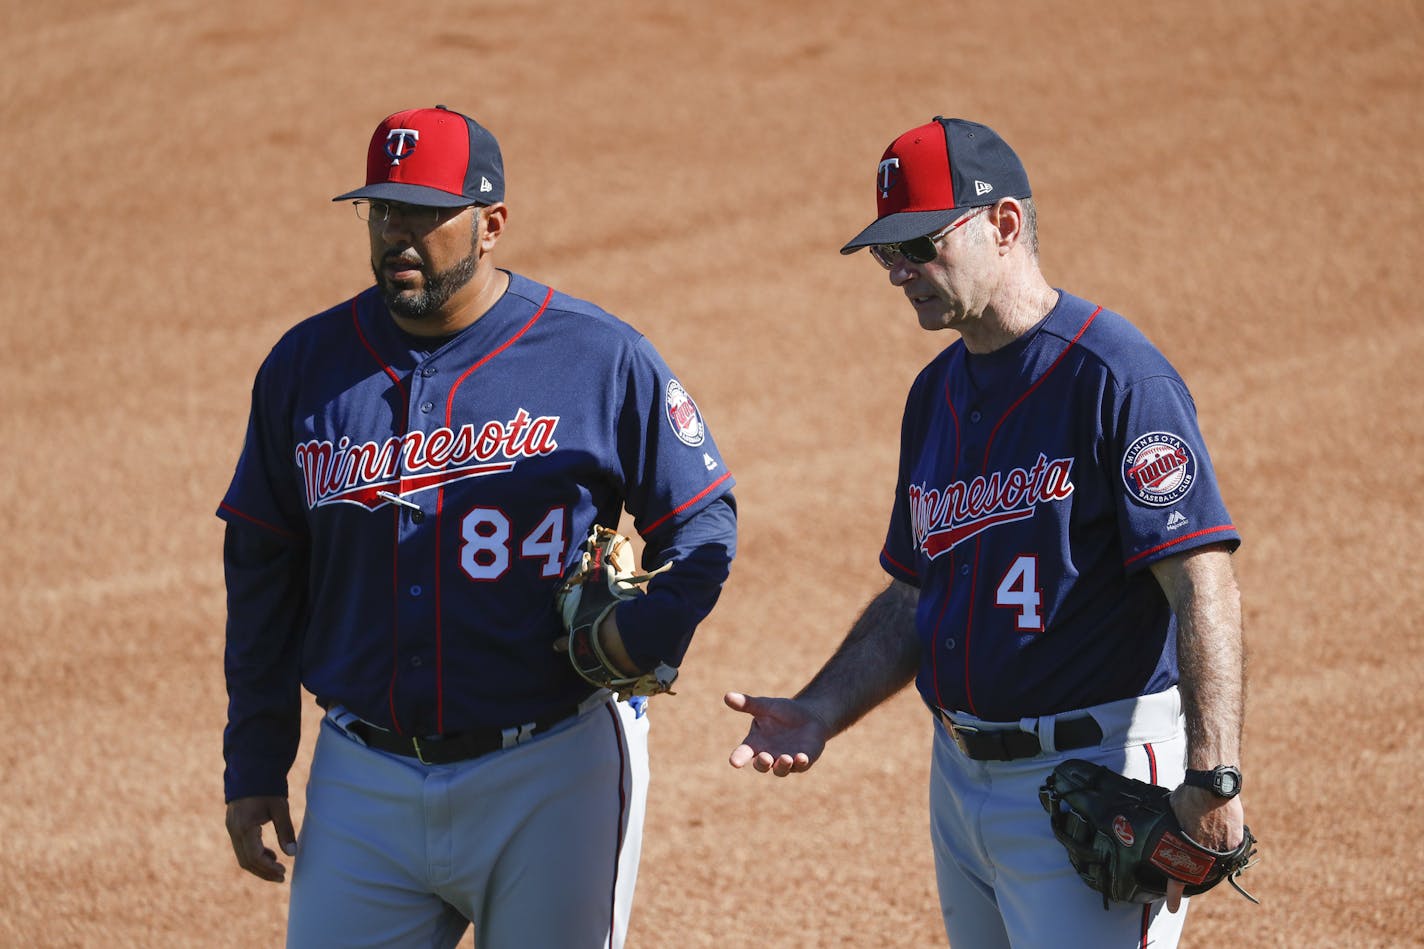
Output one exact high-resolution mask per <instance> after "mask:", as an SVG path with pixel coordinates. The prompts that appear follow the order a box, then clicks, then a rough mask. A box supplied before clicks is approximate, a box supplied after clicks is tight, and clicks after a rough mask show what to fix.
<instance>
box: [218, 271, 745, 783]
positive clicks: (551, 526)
mask: <svg viewBox="0 0 1424 949" xmlns="http://www.w3.org/2000/svg"><path fill="white" fill-rule="evenodd" d="M428 345H431V344H430V343H429V342H428V341H422V340H420V339H418V338H416V337H412V336H408V335H406V334H404V333H402V332H401V331H400V330H399V329H398V328H397V327H396V326H395V324H394V322H393V320H392V319H391V317H390V316H389V314H388V312H387V310H386V308H385V305H384V303H383V302H382V300H381V298H380V296H379V294H378V293H377V292H376V291H375V289H374V288H372V289H370V290H367V291H366V292H364V293H362V294H360V295H359V296H357V297H356V298H354V299H353V300H350V301H348V302H346V303H343V304H341V305H339V306H337V307H334V308H332V309H331V310H328V311H327V312H325V313H322V314H320V315H317V316H314V317H312V318H310V319H308V320H306V321H304V322H302V323H301V324H299V325H297V326H296V327H294V328H293V329H292V330H291V331H289V332H288V333H287V334H286V335H285V336H284V337H283V338H282V339H281V341H280V342H279V343H278V344H277V345H276V347H274V349H273V350H272V352H271V354H270V355H269V356H268V358H267V359H266V361H265V362H264V363H263V365H262V367H261V369H260V370H259V372H258V375H257V379H256V383H255V385H254V387H253V397H252V412H251V417H250V420H249V427H248V432H247V439H246V444H245V446H244V448H243V451H242V455H241V458H240V460H239V462H238V465H237V470H236V474H235V475H234V477H233V480H232V484H231V487H230V488H229V489H228V492H227V495H226V497H225V498H224V500H223V502H222V504H221V506H220V508H219V511H218V514H219V516H220V517H222V518H224V519H226V520H227V521H228V523H229V525H230V526H229V535H230V542H229V550H228V557H227V570H228V578H229V604H230V605H229V632H228V640H229V645H228V657H227V665H228V683H229V693H230V712H229V719H230V721H229V729H228V732H229V733H228V737H227V745H228V753H229V770H230V772H231V773H230V775H229V797H230V798H231V797H232V796H234V795H238V794H243V793H278V789H274V787H273V786H272V782H273V780H274V775H275V774H278V773H280V774H281V775H283V776H284V775H285V772H286V767H287V766H289V765H290V762H291V758H290V754H292V753H294V752H295V746H294V739H293V738H292V733H291V732H290V728H292V727H294V723H293V722H292V717H293V708H292V704H293V703H294V702H295V701H296V696H297V693H296V688H295V683H294V682H292V683H283V682H281V681H277V680H280V679H281V678H282V677H283V676H284V675H287V674H288V673H286V672H285V670H287V669H288V668H293V669H294V668H296V666H297V663H294V662H291V661H290V656H291V654H292V653H293V652H294V651H295V652H296V653H299V656H300V661H299V665H300V680H301V684H302V685H304V686H305V687H306V688H307V689H308V690H309V691H310V692H312V693H313V694H314V695H316V696H317V697H318V698H319V699H320V700H322V701H323V702H324V703H328V704H329V703H341V704H342V705H345V706H346V707H347V708H348V709H350V710H351V711H353V712H355V713H356V714H357V715H359V716H361V717H362V718H364V719H366V720H368V721H370V722H372V723H374V724H377V725H380V726H382V727H386V728H390V729H393V730H395V731H396V732H398V733H400V734H405V735H428V734H437V733H454V732H460V731H464V730H468V729H473V728H490V727H493V728H502V727H507V726H509V725H511V724H514V723H519V722H526V721H531V720H534V719H536V718H540V717H543V716H546V715H548V714H550V713H551V712H553V711H556V710H558V709H561V708H571V707H572V706H573V705H575V704H576V703H577V702H578V701H579V700H580V699H582V698H584V697H585V696H587V695H588V694H589V692H590V691H591V687H590V686H589V685H588V684H587V683H585V682H584V681H583V680H582V679H580V678H579V677H578V676H577V675H576V674H575V673H574V672H573V670H572V669H571V667H570V665H569V662H568V660H567V659H566V658H565V657H564V656H562V655H560V654H557V653H555V651H554V650H553V648H552V646H553V643H554V641H555V639H556V638H557V637H558V636H559V635H560V633H561V625H560V621H559V618H558V616H557V614H556V613H555V611H554V607H553V598H554V592H555V589H556V588H557V586H558V584H559V582H560V579H561V577H562V576H563V575H564V573H565V571H566V569H567V568H568V567H569V566H570V565H571V564H572V562H573V561H574V560H575V559H576V557H577V556H578V553H579V548H580V545H581V544H582V542H583V540H584V538H585V537H586V535H587V533H588V531H589V529H590V526H591V525H592V524H594V523H595V522H597V523H602V524H605V525H608V526H615V525H617V523H618V520H619V516H620V512H621V511H622V510H623V509H624V508H625V507H626V509H627V511H628V512H629V513H630V514H631V515H632V516H633V518H634V523H635V525H636V527H637V529H638V531H639V533H640V534H641V535H642V536H643V537H644V538H645V539H646V540H647V547H646V550H645V556H644V566H645V567H651V566H654V565H656V563H657V562H660V561H661V560H665V559H676V560H678V561H679V563H678V565H677V567H675V568H674V569H673V570H672V571H669V572H668V573H666V574H663V575H661V576H659V577H658V578H657V579H656V580H655V581H654V582H653V584H652V585H651V586H650V589H649V594H648V596H646V597H642V598H639V599H638V600H636V601H630V602H629V603H626V604H624V605H622V606H620V608H619V613H618V619H619V626H620V629H621V630H622V631H623V633H624V640H625V643H626V644H627V647H628V651H629V653H630V654H631V655H632V657H633V658H634V659H635V660H636V661H640V662H643V663H646V665H645V668H652V667H653V666H654V665H656V664H657V662H659V661H665V662H668V663H670V664H673V665H676V664H677V663H678V662H680V661H681V659H682V656H683V653H684V651H685V650H686V648H687V645H688V640H689V639H690V637H691V634H692V628H693V627H694V626H695V625H696V623H697V622H698V621H700V620H701V619H702V618H703V617H704V616H705V615H706V613H707V612H708V611H710V609H711V607H712V603H713V602H715V599H716V593H717V590H718V589H719V588H720V583H721V582H722V580H724V579H725V577H726V569H727V564H728V563H729V562H730V559H731V557H732V555H733V553H734V548H735V514H734V510H735V509H734V507H732V504H731V495H730V494H729V492H730V490H731V488H732V485H733V480H732V478H731V476H730V474H729V473H728V471H727V469H726V466H725V463H724V462H723V459H722V457H721V455H720V453H719V452H718V450H717V447H716V445H715V444H714V442H713V440H712V436H711V434H710V433H709V432H708V431H707V428H706V426H705V423H704V420H703V417H702V415H701V413H700V412H699V410H698V408H697V406H696V404H695V403H694V402H693V400H692V398H691V397H690V396H689V395H688V393H687V391H686V390H685V389H684V388H683V387H682V385H681V384H680V383H679V381H678V380H677V379H676V378H675V377H674V375H673V374H672V372H671V371H670V370H669V368H668V366H667V365H666V364H665V363H664V361H663V359H662V358H661V357H660V356H659V355H658V353H657V352H656V351H655V350H654V348H653V347H652V345H651V344H650V343H649V342H648V341H647V340H646V339H645V338H644V337H643V336H641V335H640V334H639V333H638V332H637V331H636V330H634V329H633V328H632V327H630V326H628V325H627V324H625V323H623V322H621V321H619V320H618V319H616V318H614V317H613V316H611V315H609V314H607V313H605V312H604V311H602V310H600V309H599V308H597V307H595V306H593V305H592V304H589V303H586V302H583V301H581V300H577V299H573V298H571V297H568V296H566V295H563V294H560V293H556V292H554V291H553V290H552V289H550V288H548V287H545V286H541V285H538V284H536V283H534V282H532V281H530V280H528V279H526V278H524V277H521V276H518V275H511V276H510V284H509V288H508V290H507V292H506V293H505V294H504V295H503V297H502V298H501V299H500V301H499V302H498V303H497V304H496V305H495V306H494V307H492V308H491V309H490V310H489V311H488V312H487V313H485V314H484V315H483V316H482V317H480V319H478V320H477V321H476V322H475V323H473V324H472V325H471V326H469V327H468V328H466V329H465V330H463V331H461V332H460V333H459V334H457V335H455V336H453V337H451V338H449V339H446V340H438V341H435V343H434V344H433V347H434V348H433V349H432V351H429V352H426V351H424V350H423V349H422V346H428ZM234 533H241V534H242V536H245V537H249V538H250V537H253V536H256V537H260V538H261V539H260V541H258V544H259V546H262V547H263V548H265V550H266V551H267V553H265V554H262V555H260V556H248V555H245V554H244V551H243V549H242V543H241V541H240V539H239V541H232V540H231V536H232V535H233V534H234ZM247 545H248V547H249V548H250V547H251V545H252V542H251V541H250V540H249V541H248V542H247ZM693 551H695V552H697V554H698V555H697V556H688V557H687V558H686V559H687V563H682V562H681V561H682V559H683V555H685V554H689V553H690V552H693ZM699 557H700V558H701V559H700V560H699ZM278 560H284V561H285V562H283V563H281V564H279V565H278V566H276V567H274V566H273V564H274V563H275V562H277V561H278ZM650 561H652V562H650ZM282 576H296V577H299V578H300V583H299V585H298V586H299V587H300V588H297V589H282V588H281V582H280V578H281V577H282ZM680 584H681V587H680V586H679V585H680ZM709 588H710V589H709ZM694 589H695V590H696V593H695V595H694V593H693V590H694ZM284 651H285V653H284ZM284 655H285V656H286V658H283V656H284ZM269 758H270V759H285V763H283V762H282V760H271V761H268V760H267V759H269ZM279 765H281V767H280V772H279V770H278V766H279ZM238 772H242V773H238Z"/></svg>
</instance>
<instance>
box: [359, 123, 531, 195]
mask: <svg viewBox="0 0 1424 949" xmlns="http://www.w3.org/2000/svg"><path fill="white" fill-rule="evenodd" d="M351 198H378V199H381V200H385V201H401V202H404V203H405V204H421V205H427V206H430V207H437V208H456V207H462V206H464V205H467V204H494V203H495V202H497V201H503V200H504V159H503V158H501V157H500V154H499V143H498V142H496V141H495V140H494V136H493V135H491V134H490V133H489V130H488V129H486V128H485V127H484V126H482V125H480V124H479V123H478V122H476V121H475V120H474V119H472V118H470V117H469V116H467V115H461V114H460V113H458V112H454V111H451V110H450V109H447V108H445V107H444V106H443V105H437V106H436V107H435V108H433V109H407V110H406V111H404V112H397V113H395V114H394V115H390V116H387V117H386V118H385V120H384V121H382V122H381V124H380V125H378V126H376V131H375V132H374V133H373V134H372V135H371V145H370V147H369V148H367V150H366V186H365V187H364V188H357V189H356V190H355V191H348V192H346V193H345V194H339V195H337V196H336V197H334V198H332V199H331V200H333V201H346V200H349V199H351Z"/></svg>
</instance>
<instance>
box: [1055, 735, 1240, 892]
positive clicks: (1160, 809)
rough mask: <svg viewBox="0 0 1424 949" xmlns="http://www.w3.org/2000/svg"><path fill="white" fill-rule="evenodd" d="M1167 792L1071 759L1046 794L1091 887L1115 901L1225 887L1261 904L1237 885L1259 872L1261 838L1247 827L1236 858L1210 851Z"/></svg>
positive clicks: (1062, 838)
mask: <svg viewBox="0 0 1424 949" xmlns="http://www.w3.org/2000/svg"><path fill="white" fill-rule="evenodd" d="M1170 794H1171V792H1170V791H1169V790H1168V789H1167V788H1163V787H1157V786H1156V785H1153V784H1147V783H1146V782H1144V781H1137V780H1134V779H1132V778H1128V777H1124V776H1123V775H1120V774H1118V773H1117V772H1116V771H1113V770H1111V769H1110V768H1105V767H1103V766H1101V765H1096V764H1093V763H1092V762H1090V761H1084V760H1082V759H1081V758H1071V759H1069V760H1067V761H1064V762H1063V763H1062V764H1060V765H1058V767H1056V768H1054V769H1053V773H1052V774H1050V775H1049V776H1048V779H1047V781H1045V782H1044V784H1043V786H1042V787H1041V788H1039V791H1038V799H1039V802H1040V803H1042V804H1043V809H1044V810H1045V811H1047V812H1048V815H1049V820H1050V822H1051V823H1052V825H1053V835H1054V836H1055V837H1057V838H1058V840H1059V842H1060V843H1061V844H1063V846H1064V847H1065V848H1066V849H1067V851H1068V861H1069V862H1070V863H1072V864H1073V869H1074V870H1077V871H1078V876H1080V877H1082V878H1083V882H1085V883H1087V884H1088V886H1090V887H1092V888H1093V889H1094V890H1097V891H1098V892H1099V893H1101V894H1102V895H1103V909H1107V908H1108V901H1109V900H1119V901H1121V902H1125V903H1151V902H1154V901H1156V900H1160V899H1162V898H1164V897H1165V896H1166V895H1167V880H1168V878H1169V877H1170V878H1172V879H1174V880H1179V881H1181V882H1182V883H1184V884H1185V889H1184V890H1183V892H1184V894H1185V895H1186V896H1195V895H1196V894H1198V893H1205V892H1206V891H1207V890H1209V889H1211V888H1212V887H1214V886H1216V885H1217V884H1218V883H1220V882H1221V881H1222V880H1227V881H1228V882H1230V883H1231V885H1232V886H1233V887H1235V888H1236V891H1237V892H1238V893H1240V894H1241V895H1242V896H1244V897H1246V898H1247V899H1248V900H1250V901H1251V902H1253V903H1259V902H1260V900H1258V899H1256V898H1255V897H1254V896H1252V895H1251V894H1250V893H1247V892H1246V891H1245V890H1243V889H1242V888H1241V884H1240V883H1238V882H1237V878H1238V877H1239V876H1240V875H1241V874H1242V872H1244V871H1245V870H1247V869H1248V868H1250V867H1251V866H1253V865H1254V864H1253V861H1252V858H1253V857H1254V856H1255V855H1256V838H1255V837H1253V836H1251V828H1249V827H1244V828H1243V830H1244V832H1245V835H1244V837H1243V839H1242V841H1241V845H1240V846H1239V847H1237V848H1236V849H1234V850H1231V851H1228V852H1224V853H1223V852H1220V851H1216V850H1211V849H1210V848H1207V847H1203V846H1201V845H1200V844H1198V843H1197V842H1196V841H1194V840H1192V838H1190V837H1188V836H1187V834H1186V832H1185V831H1183V830H1182V826H1181V824H1179V823H1178V822H1177V817H1176V815H1175V814H1174V813H1173V812H1172V807H1171V805H1170V804H1169V803H1168V795H1170Z"/></svg>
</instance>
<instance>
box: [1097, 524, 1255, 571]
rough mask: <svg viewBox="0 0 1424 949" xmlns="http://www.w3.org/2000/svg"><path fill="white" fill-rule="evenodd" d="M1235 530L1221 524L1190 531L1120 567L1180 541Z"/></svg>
mask: <svg viewBox="0 0 1424 949" xmlns="http://www.w3.org/2000/svg"><path fill="white" fill-rule="evenodd" d="M1235 529H1236V528H1235V527H1234V526H1233V525H1231V524H1223V525H1221V526H1220V527H1207V528H1203V529H1202V530H1199V531H1192V532H1191V533H1190V534H1183V535H1182V536H1181V537H1178V538H1177V539H1176V540H1169V541H1167V543H1165V544H1158V545H1157V546H1156V547H1153V548H1151V549H1150V550H1144V551H1143V552H1142V553H1140V554H1137V555H1136V556H1134V557H1128V558H1127V559H1126V560H1124V561H1123V562H1122V565H1123V566H1124V567H1126V566H1127V565H1128V564H1132V563H1136V562H1137V561H1139V560H1141V559H1142V558H1143V557H1150V556H1152V555H1153V554H1155V553H1157V552H1158V551H1161V550H1166V549H1167V548H1168V547H1175V546H1177V545H1178V544H1180V543H1181V542H1182V541H1184V540H1191V539H1192V538H1193V537H1205V536H1206V535H1207V534H1219V533H1221V532H1222V531H1234V530H1235Z"/></svg>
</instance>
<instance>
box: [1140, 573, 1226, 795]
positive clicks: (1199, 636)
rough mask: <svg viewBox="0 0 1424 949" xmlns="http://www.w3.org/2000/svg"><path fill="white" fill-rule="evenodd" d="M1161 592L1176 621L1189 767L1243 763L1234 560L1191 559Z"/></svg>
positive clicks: (1207, 767)
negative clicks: (1167, 599) (1232, 564)
mask: <svg viewBox="0 0 1424 949" xmlns="http://www.w3.org/2000/svg"><path fill="white" fill-rule="evenodd" d="M1159 577H1160V574H1159ZM1163 587H1164V589H1165V590H1166V591H1167V594H1168V597H1169V599H1170V600H1171V603H1172V608H1173V611H1174V612H1175V613H1176V616H1177V661H1178V665H1179V668H1180V672H1181V691H1182V706H1183V712H1184V715H1185V717H1186V722H1187V767H1188V768H1195V769H1202V770H1206V769H1210V768H1214V767H1216V766H1217V765H1221V764H1239V763H1240V760H1241V722H1242V717H1243V708H1244V702H1245V682H1244V678H1245V676H1244V668H1243V657H1242V641H1241V594H1240V590H1239V588H1238V587H1237V585H1236V576H1235V573H1234V572H1233V570H1232V566H1231V555H1230V554H1228V553H1226V552H1225V551H1221V550H1206V551H1202V552H1201V553H1200V554H1198V555H1196V556H1189V557H1188V558H1187V559H1186V560H1185V561H1184V562H1183V563H1182V565H1181V569H1179V570H1173V571H1172V573H1171V579H1170V580H1169V581H1167V582H1164V584H1163Z"/></svg>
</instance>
